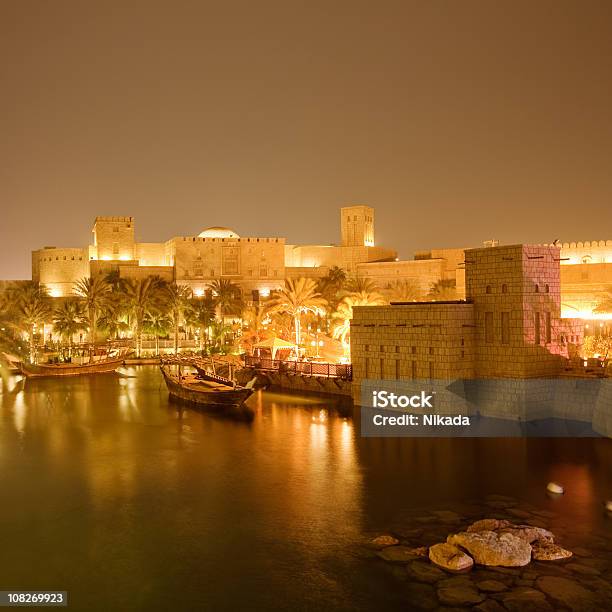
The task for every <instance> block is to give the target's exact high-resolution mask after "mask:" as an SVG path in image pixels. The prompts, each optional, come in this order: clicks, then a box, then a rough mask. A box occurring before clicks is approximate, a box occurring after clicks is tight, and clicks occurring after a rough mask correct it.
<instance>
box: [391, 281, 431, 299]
mask: <svg viewBox="0 0 612 612" xmlns="http://www.w3.org/2000/svg"><path fill="white" fill-rule="evenodd" d="M385 293H386V294H387V296H388V297H389V300H390V301H395V302H418V301H419V299H421V298H422V297H423V292H422V291H421V289H420V287H419V285H418V283H417V282H416V281H414V280H412V279H402V280H396V281H393V282H391V283H389V284H388V285H387V288H386V290H385Z"/></svg>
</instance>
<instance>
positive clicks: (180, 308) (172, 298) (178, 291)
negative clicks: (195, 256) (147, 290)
mask: <svg viewBox="0 0 612 612" xmlns="http://www.w3.org/2000/svg"><path fill="white" fill-rule="evenodd" d="M191 296H192V293H191V289H190V288H189V287H188V286H187V285H177V284H176V283H171V284H168V285H166V288H165V296H164V297H165V298H166V299H167V302H168V308H169V309H170V314H171V317H172V325H173V327H174V354H175V355H177V354H178V349H179V328H180V325H181V321H182V319H183V318H184V316H185V311H186V309H187V308H188V307H189V299H190V298H191Z"/></svg>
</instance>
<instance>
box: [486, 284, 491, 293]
mask: <svg viewBox="0 0 612 612" xmlns="http://www.w3.org/2000/svg"><path fill="white" fill-rule="evenodd" d="M486 291H487V293H491V292H492V289H491V285H487V290H486Z"/></svg>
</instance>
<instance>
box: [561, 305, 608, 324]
mask: <svg viewBox="0 0 612 612" xmlns="http://www.w3.org/2000/svg"><path fill="white" fill-rule="evenodd" d="M561 318H562V319H587V320H593V321H612V313H610V312H604V313H597V312H593V311H592V310H571V309H569V308H564V309H563V310H562V311H561Z"/></svg>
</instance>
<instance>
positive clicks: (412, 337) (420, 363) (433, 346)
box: [351, 302, 475, 401]
mask: <svg viewBox="0 0 612 612" xmlns="http://www.w3.org/2000/svg"><path fill="white" fill-rule="evenodd" d="M474 355H475V346H474V309H473V306H472V304H466V303H441V302H440V303H415V304H407V305H393V306H362V307H355V309H354V314H353V319H352V321H351V363H352V364H353V382H354V396H355V399H356V401H359V399H360V398H359V392H360V387H361V383H362V382H363V381H364V380H368V379H377V380H400V381H402V380H416V379H420V380H432V379H438V380H446V381H449V382H450V381H452V380H456V379H465V378H471V377H472V376H473V375H474Z"/></svg>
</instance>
